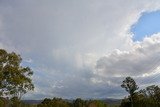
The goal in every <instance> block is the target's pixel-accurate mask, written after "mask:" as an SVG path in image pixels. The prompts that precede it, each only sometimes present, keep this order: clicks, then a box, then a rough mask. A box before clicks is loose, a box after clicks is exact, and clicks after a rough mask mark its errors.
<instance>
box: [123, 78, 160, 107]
mask: <svg viewBox="0 0 160 107" xmlns="http://www.w3.org/2000/svg"><path fill="white" fill-rule="evenodd" d="M121 86H122V88H125V89H126V91H127V92H128V93H129V94H130V95H129V96H128V97H127V98H124V99H123V100H122V102H121V105H120V107H160V87H159V86H156V85H151V86H148V87H146V88H145V89H141V90H140V91H137V90H138V86H137V85H136V82H135V81H134V80H133V79H132V78H131V77H127V78H126V79H125V80H124V81H123V84H122V85H121Z"/></svg>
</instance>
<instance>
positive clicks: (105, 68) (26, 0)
mask: <svg viewBox="0 0 160 107" xmlns="http://www.w3.org/2000/svg"><path fill="white" fill-rule="evenodd" d="M159 4H160V1H158V0H152V1H150V0H141V1H137V0H133V1H126V0H117V1H113V0H98V1H97V0H88V1H86V0H81V1H74V0H71V1H65V0H62V1H50V0H45V1H43V0H38V1H37V0H34V1H33V0H23V1H18V0H16V1H6V0H1V1H0V31H1V32H3V34H2V33H0V47H1V48H5V49H7V50H9V51H16V52H18V53H20V54H21V55H22V57H23V58H24V59H32V60H33V61H34V62H32V60H27V61H28V62H32V64H33V65H31V68H32V69H33V70H34V71H35V73H34V77H33V80H34V83H35V86H36V91H35V92H33V93H34V94H33V93H32V94H29V96H28V98H29V97H30V98H31V97H32V98H43V97H47V96H49V97H51V96H52V95H53V96H60V97H66V98H67V97H76V96H77V97H78V96H81V97H105V96H104V95H107V94H108V96H107V97H109V96H115V93H116V94H118V91H120V92H121V90H120V89H117V88H116V89H115V90H114V87H118V84H120V80H122V79H123V77H121V76H126V75H127V76H128V75H132V76H138V75H144V73H147V74H146V75H148V74H149V73H150V72H151V71H152V70H154V69H156V67H158V65H157V64H156V63H157V62H158V59H159V58H158V57H159V54H158V53H159V51H160V50H159V41H160V40H159V34H156V35H155V36H152V37H151V38H145V39H144V41H142V42H140V43H134V42H133V41H132V36H133V34H132V32H130V28H131V26H132V25H133V24H134V23H136V22H137V21H138V18H139V17H140V16H141V13H142V12H146V11H155V10H158V9H160V5H159ZM1 23H2V24H1ZM115 49H117V50H116V51H114V52H113V50H115ZM151 50H152V51H151ZM105 53H107V54H108V55H106V56H104V54H105ZM103 56H104V57H103ZM99 58H100V59H99ZM98 59H99V60H98ZM97 60H98V62H96V61H97ZM96 63H97V69H98V70H97V69H95V65H96ZM153 68H154V69H153ZM100 69H101V70H100ZM117 79H119V81H118V82H117ZM95 83H96V86H95ZM57 87H59V89H58V90H57ZM60 87H61V88H60ZM106 87H107V88H106ZM48 92H50V93H52V94H50V95H48ZM70 93H72V94H70ZM121 93H122V94H121ZM121 93H120V94H121V95H120V96H122V95H123V92H121ZM26 97H27V96H26Z"/></svg>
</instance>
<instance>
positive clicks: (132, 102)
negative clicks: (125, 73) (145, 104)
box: [131, 95, 133, 107]
mask: <svg viewBox="0 0 160 107" xmlns="http://www.w3.org/2000/svg"><path fill="white" fill-rule="evenodd" d="M131 107H133V96H132V95H131Z"/></svg>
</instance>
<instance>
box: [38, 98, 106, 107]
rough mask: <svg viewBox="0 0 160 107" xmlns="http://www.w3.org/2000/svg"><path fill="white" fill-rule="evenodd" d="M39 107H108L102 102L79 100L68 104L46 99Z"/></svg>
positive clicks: (59, 100) (55, 99)
mask: <svg viewBox="0 0 160 107" xmlns="http://www.w3.org/2000/svg"><path fill="white" fill-rule="evenodd" d="M37 107H108V106H107V104H105V103H104V102H102V101H100V100H82V99H80V98H77V99H76V100H74V101H72V102H70V103H69V102H67V101H65V100H62V99H61V98H53V99H47V98H46V99H44V100H43V101H42V103H41V104H38V105H37Z"/></svg>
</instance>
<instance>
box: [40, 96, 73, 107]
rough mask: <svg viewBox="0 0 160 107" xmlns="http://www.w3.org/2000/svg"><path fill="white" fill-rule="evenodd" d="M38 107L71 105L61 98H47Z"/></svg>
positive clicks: (68, 106) (67, 106)
mask: <svg viewBox="0 0 160 107" xmlns="http://www.w3.org/2000/svg"><path fill="white" fill-rule="evenodd" d="M37 107H70V104H69V103H68V102H67V101H65V100H63V99H61V98H53V99H48V98H45V99H44V100H43V101H42V102H41V104H38V105H37Z"/></svg>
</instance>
